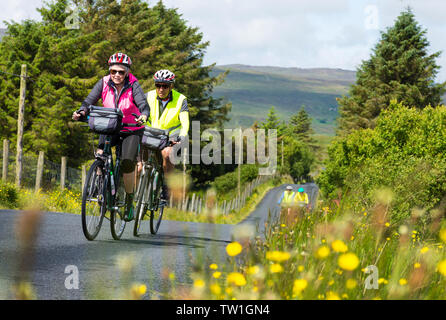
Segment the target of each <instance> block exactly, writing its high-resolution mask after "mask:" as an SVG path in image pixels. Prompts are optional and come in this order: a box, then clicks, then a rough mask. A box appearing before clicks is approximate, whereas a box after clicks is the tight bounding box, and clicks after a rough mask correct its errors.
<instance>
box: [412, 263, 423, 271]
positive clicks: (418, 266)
mask: <svg viewBox="0 0 446 320" xmlns="http://www.w3.org/2000/svg"><path fill="white" fill-rule="evenodd" d="M413 267H414V268H415V269H418V268H420V267H421V264H420V263H419V262H415V264H414V265H413Z"/></svg>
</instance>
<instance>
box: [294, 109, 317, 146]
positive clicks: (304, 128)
mask: <svg viewBox="0 0 446 320" xmlns="http://www.w3.org/2000/svg"><path fill="white" fill-rule="evenodd" d="M287 131H288V132H289V134H291V135H293V136H295V137H296V138H298V139H300V140H302V141H303V142H305V143H307V144H310V143H314V141H313V139H312V138H311V135H312V134H313V133H314V131H313V129H312V128H311V118H310V116H309V114H308V113H307V111H306V110H305V106H302V107H301V108H300V110H299V112H298V113H297V114H294V115H293V116H291V118H290V121H289V123H288V130H287Z"/></svg>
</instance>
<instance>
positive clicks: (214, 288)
mask: <svg viewBox="0 0 446 320" xmlns="http://www.w3.org/2000/svg"><path fill="white" fill-rule="evenodd" d="M209 289H210V290H211V292H212V293H213V294H215V295H219V294H220V293H221V288H220V286H219V285H218V284H216V283H214V284H211V285H210V286H209Z"/></svg>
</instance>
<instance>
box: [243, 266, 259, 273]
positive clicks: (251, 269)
mask: <svg viewBox="0 0 446 320" xmlns="http://www.w3.org/2000/svg"><path fill="white" fill-rule="evenodd" d="M259 271H260V268H259V266H252V267H249V268H248V270H247V271H246V272H247V273H248V274H257V273H259Z"/></svg>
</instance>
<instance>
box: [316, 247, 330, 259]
mask: <svg viewBox="0 0 446 320" xmlns="http://www.w3.org/2000/svg"><path fill="white" fill-rule="evenodd" d="M329 254H330V249H329V248H328V247H327V246H321V247H319V248H318V249H317V251H316V257H317V258H319V259H325V258H326V257H328V255H329Z"/></svg>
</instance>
